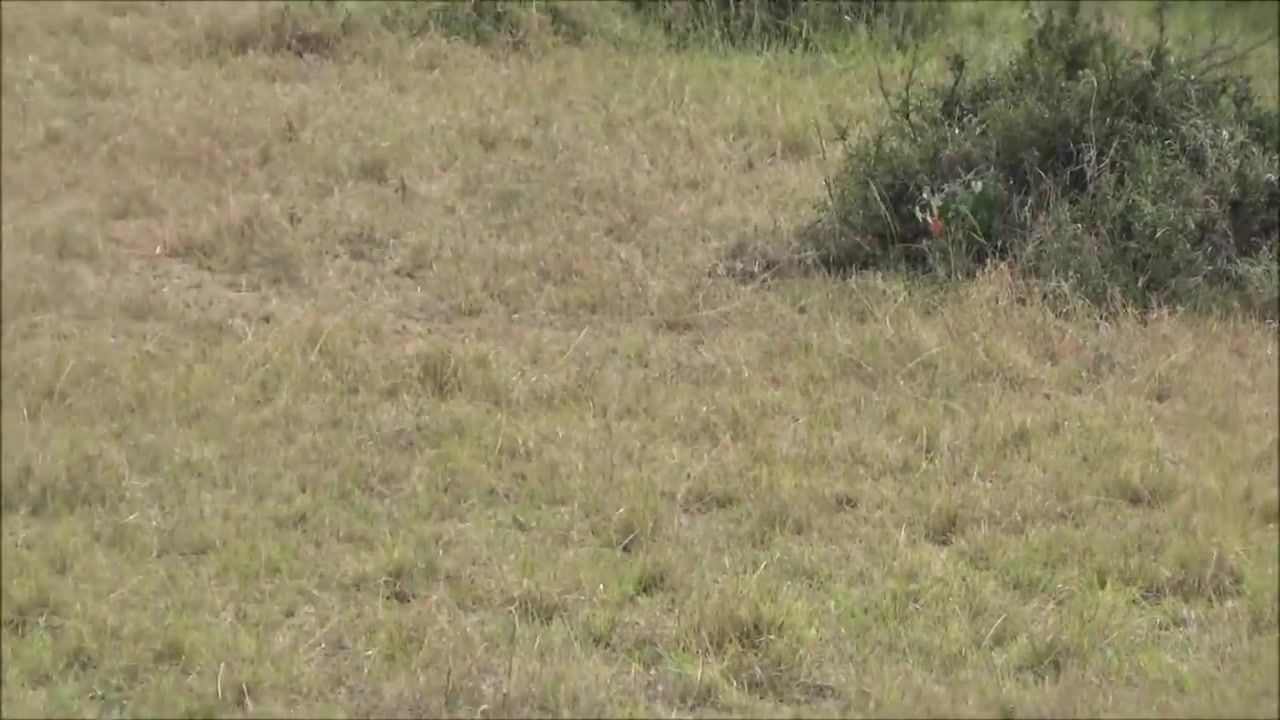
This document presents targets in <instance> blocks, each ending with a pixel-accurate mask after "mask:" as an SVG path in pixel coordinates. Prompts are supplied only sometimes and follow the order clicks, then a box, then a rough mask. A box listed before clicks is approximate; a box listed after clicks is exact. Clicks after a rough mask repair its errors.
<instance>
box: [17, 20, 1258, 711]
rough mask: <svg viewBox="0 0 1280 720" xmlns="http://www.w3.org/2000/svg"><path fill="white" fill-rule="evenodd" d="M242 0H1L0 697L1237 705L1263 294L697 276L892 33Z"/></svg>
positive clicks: (1248, 576) (745, 235)
mask: <svg viewBox="0 0 1280 720" xmlns="http://www.w3.org/2000/svg"><path fill="white" fill-rule="evenodd" d="M1010 5H1013V4H1010ZM606 10H609V11H610V12H614V11H615V10H616V18H618V22H619V23H621V22H623V20H626V19H627V18H629V17H630V16H629V15H627V13H626V12H624V11H623V10H622V9H613V8H604V6H596V7H595V8H594V9H593V10H592V12H596V13H599V14H600V15H601V16H602V17H603V16H604V15H606ZM270 12H272V8H269V7H268V8H263V7H261V6H257V5H253V4H236V5H223V6H219V5H207V4H186V3H170V4H158V3H157V4H136V5H135V4H114V3H112V4H108V3H95V4H84V5H58V4H51V3H50V4H46V3H16V2H6V3H4V4H3V6H2V10H0V13H2V15H0V19H2V26H3V61H4V64H3V76H2V83H3V84H2V88H0V89H2V91H3V111H2V117H0V119H2V120H3V126H2V127H3V132H2V137H3V163H2V171H3V172H2V180H3V195H2V206H0V211H2V214H3V228H2V230H3V286H2V287H3V358H2V359H3V378H2V379H3V417H2V420H3V426H2V427H3V448H4V452H3V460H2V463H3V464H2V469H3V533H2V534H3V546H2V550H3V565H2V568H3V570H2V572H3V627H2V628H0V638H2V640H3V649H2V651H0V661H2V665H3V714H4V715H5V716H6V717H16V716H22V715H39V716H58V715H94V714H106V715H173V714H184V715H196V716H215V715H216V716H242V715H258V716H281V715H289V716H315V715H326V716H329V715H341V716H363V717H368V716H389V715H397V716H406V715H426V716H440V715H450V716H453V715H459V716H461V715H466V716H510V715H575V716H597V715H612V716H620V715H632V716H634V715H694V714H696V715H739V716H740V715H766V716H776V715H801V716H849V715H895V714H896V715H918V714H938V715H952V714H956V715H990V714H995V713H1003V714H1012V715H1019V716H1025V715H1056V716H1062V715H1066V714H1076V715H1111V716H1116V715H1121V716H1123V715H1129V716H1132V715H1152V714H1162V715H1164V714H1176V715H1188V716H1204V715H1215V716H1216V715H1230V716H1264V717H1274V716H1275V714H1276V712H1277V709H1278V708H1277V705H1278V703H1280V690H1278V687H1277V675H1278V674H1280V659H1278V653H1277V629H1278V626H1280V625H1278V616H1280V609H1278V606H1277V581H1278V574H1277V568H1278V565H1280V535H1278V529H1277V528H1278V522H1280V489H1278V485H1277V473H1278V472H1280V460H1278V454H1277V453H1278V451H1280V436H1278V433H1277V422H1278V420H1280V418H1278V417H1277V411H1278V410H1280V407H1278V406H1280V400H1278V392H1280V386H1278V385H1280V383H1278V377H1280V373H1278V367H1277V364H1278V358H1277V350H1278V348H1277V334H1276V329H1275V326H1274V325H1268V324H1266V323H1265V322H1263V321H1260V320H1255V319H1249V318H1245V317H1230V316H1222V315H1218V316H1208V315H1197V314H1192V313H1189V312H1179V311H1168V312H1160V313H1156V314H1154V315H1141V316H1140V315H1137V314H1133V313H1120V314H1111V315H1100V314H1098V313H1093V312H1088V311H1086V310H1083V309H1082V310H1080V311H1078V312H1060V311H1054V310H1051V309H1050V308H1047V307H1045V306H1043V305H1042V304H1040V303H1039V302H1037V301H1035V300H1034V294H1033V293H1030V292H1027V291H1026V288H1025V286H1024V282H1023V281H1022V280H1020V279H1019V278H1018V277H1017V275H1016V273H1014V272H1012V271H1011V270H1010V269H1008V268H996V269H993V270H991V271H990V272H988V273H986V274H984V275H983V276H982V277H980V278H978V279H976V280H973V281H970V282H962V283H934V282H930V281H926V280H923V279H920V278H907V277H899V276H895V275H892V274H890V275H880V274H875V273H862V274H858V275H855V276H852V277H848V278H835V277H826V276H817V275H810V276H806V275H798V276H786V277H775V278H758V277H757V278H754V279H749V280H744V279H742V278H741V277H739V276H738V275H737V274H735V273H733V272H731V271H730V269H731V268H730V265H731V263H729V262H728V261H727V258H730V257H732V256H733V254H732V253H731V252H730V250H731V249H732V248H734V247H737V246H743V245H747V246H755V245H762V244H766V245H767V244H770V243H779V242H782V241H780V240H779V238H782V239H785V238H787V237H790V236H792V235H793V234H794V232H795V230H796V229H797V228H799V227H801V226H803V225H804V224H805V223H807V222H809V221H810V220H811V219H812V217H813V212H814V204H815V202H816V201H817V200H818V198H820V196H821V193H822V192H823V185H822V178H823V177H824V176H825V175H826V174H827V173H829V172H831V171H832V170H833V169H834V168H835V167H836V164H837V163H838V162H839V143H838V141H837V140H836V135H837V133H838V132H840V131H841V130H843V131H844V132H849V133H852V134H854V135H857V134H858V133H861V132H865V128H866V127H868V126H869V125H870V124H871V123H874V122H877V121H880V120H881V119H882V118H883V117H885V113H884V111H883V102H882V100H881V99H880V96H879V90H878V88H877V82H876V76H875V72H874V69H873V65H872V64H870V63H869V62H868V58H870V57H872V56H873V55H874V54H875V53H882V56H881V57H882V59H883V61H884V63H885V64H886V69H887V70H888V71H889V73H890V76H891V77H892V76H894V75H895V73H897V74H899V75H900V72H899V71H900V70H901V69H902V68H903V67H904V61H903V56H902V55H901V54H900V53H890V51H888V50H882V49H877V48H880V46H879V45H875V44H868V48H870V49H868V50H867V51H866V52H865V54H862V55H859V54H856V53H854V54H848V55H842V56H835V55H833V56H821V55H785V54H783V55H760V54H750V53H746V52H734V53H721V52H714V51H711V50H705V51H704V50H697V49H690V50H663V49H658V48H657V47H656V46H645V47H644V49H643V50H634V51H628V50H626V49H619V48H618V47H617V46H616V44H610V43H605V42H603V41H601V42H596V41H584V42H582V43H546V44H534V45H533V46H531V47H523V48H517V49H503V48H495V47H491V46H485V45H476V44H471V43H467V42H462V41H447V40H445V39H443V38H442V37H440V36H438V35H435V34H431V33H427V34H422V35H418V36H416V37H414V36H411V35H409V34H400V35H393V34H391V33H388V32H384V31H380V30H378V29H377V28H374V27H372V26H366V25H360V24H359V23H358V22H357V24H356V27H357V30H356V31H354V34H353V35H351V36H350V37H347V38H345V39H344V40H343V42H342V43H341V45H340V46H337V47H333V48H330V47H328V46H326V45H325V44H324V42H323V38H324V36H323V35H317V37H319V38H320V40H319V41H317V42H316V43H314V44H313V47H312V48H311V49H312V50H314V51H313V52H303V53H301V54H297V53H294V52H290V51H288V49H284V50H281V49H280V48H273V46H271V44H270V42H268V41H270V40H271V39H272V37H274V36H272V35H271V32H273V31H272V30H271V27H270V26H269V25H268V24H267V22H266V21H264V20H263V19H262V18H268V17H274V16H272V15H270ZM969 12H970V13H978V14H982V13H989V14H990V15H989V16H990V21H989V22H985V24H986V25H987V27H986V29H985V30H984V32H986V33H989V34H990V37H997V38H1004V40H1001V41H1000V42H985V41H984V42H977V41H976V40H974V41H973V42H971V45H972V47H973V49H974V51H975V52H976V53H977V54H978V55H979V56H982V57H986V56H988V55H989V56H990V57H991V58H993V59H994V58H996V57H998V56H999V53H1000V48H1001V47H1002V43H1003V44H1009V43H1012V42H1013V40H1008V38H1009V37H1011V36H1012V33H1013V32H1014V31H1013V30H1010V29H1009V28H1007V27H1005V26H1004V25H1003V24H1002V23H1012V22H1013V20H1012V19H1010V18H1012V17H1014V16H1015V15H1014V14H1011V13H1009V12H996V11H994V10H990V9H988V10H983V9H982V8H981V7H977V8H976V9H975V8H970V10H969ZM618 32H622V30H619V31H618ZM637 32H639V31H637ZM379 33H381V34H379ZM973 37H974V38H980V37H982V36H978V35H974V36H973ZM650 40H651V39H649V38H647V37H640V38H639V39H637V42H642V41H643V42H646V43H647V42H650ZM1260 52H1261V53H1262V55H1261V56H1260V57H1261V58H1262V59H1261V60H1259V61H1258V62H1259V63H1260V64H1259V67H1260V68H1261V69H1262V71H1261V72H1260V75H1262V76H1264V77H1265V76H1266V73H1267V72H1268V71H1272V72H1273V69H1274V67H1275V65H1274V55H1275V50H1274V48H1266V47H1264V48H1263V49H1262V50H1261V51H1260ZM1268 53H1270V54H1268ZM1269 63H1270V64H1269ZM1272 77H1274V75H1272ZM1269 87H1270V88H1271V89H1270V92H1271V93H1272V95H1271V96H1272V97H1274V85H1272V86H1269Z"/></svg>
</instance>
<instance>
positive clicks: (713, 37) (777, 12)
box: [631, 0, 946, 50]
mask: <svg viewBox="0 0 1280 720" xmlns="http://www.w3.org/2000/svg"><path fill="white" fill-rule="evenodd" d="M631 4H632V6H633V7H634V8H635V9H636V10H637V11H638V12H639V13H641V14H642V15H643V16H644V17H646V18H647V19H648V20H650V21H652V22H654V23H656V24H657V25H658V26H660V27H661V28H662V30H663V31H664V32H665V33H666V35H667V36H668V37H669V38H670V39H671V40H672V41H673V42H674V43H675V44H676V45H677V46H681V47H688V46H708V45H709V46H712V47H720V48H749V49H779V48H781V49H804V50H817V49H821V48H824V47H828V46H830V45H832V44H836V43H839V42H842V41H844V42H847V41H849V40H850V39H851V38H855V37H860V36H861V34H862V33H864V32H865V31H866V30H868V29H873V30H879V31H883V32H885V33H887V34H888V35H889V36H890V37H891V38H892V39H893V41H894V42H895V43H897V44H898V46H899V47H906V46H908V45H910V44H912V43H914V42H916V41H917V40H919V39H921V38H922V37H924V36H925V35H927V34H929V33H930V32H932V31H933V30H935V29H936V28H937V27H938V26H939V25H940V24H941V23H940V18H941V17H942V15H943V14H944V12H945V10H946V6H945V5H943V4H937V3H924V2H890V1H889V0H837V1H834V2H816V1H814V0H679V1H673V0H658V1H655V0H632V3H631Z"/></svg>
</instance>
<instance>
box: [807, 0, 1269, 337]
mask: <svg viewBox="0 0 1280 720" xmlns="http://www.w3.org/2000/svg"><path fill="white" fill-rule="evenodd" d="M950 64H951V78H950V79H949V81H947V82H945V83H942V84H941V85H939V86H937V87H933V88H928V89H926V90H925V91H923V92H922V91H920V90H915V91H914V92H904V93H902V94H901V97H900V98H896V99H894V98H890V97H889V95H888V93H886V99H887V100H889V101H890V105H891V109H892V115H893V122H891V123H890V124H887V125H886V126H885V127H883V128H882V129H880V130H879V131H877V132H876V133H874V134H873V135H872V136H871V137H870V138H869V139H868V140H866V141H864V142H861V143H858V144H855V145H851V146H849V147H847V148H846V157H845V160H844V162H843V165H842V168H841V170H840V171H839V173H838V174H837V175H836V177H834V178H831V179H829V183H828V190H829V193H828V197H827V198H826V199H825V200H824V202H823V208H822V215H821V217H820V219H819V220H818V222H817V223H815V224H814V225H812V226H811V227H810V228H808V230H807V231H806V233H805V234H804V238H803V240H804V242H805V243H806V245H807V246H808V249H810V250H811V251H813V252H814V253H815V255H816V256H817V257H818V258H819V261H820V262H821V263H822V264H823V265H825V266H826V267H827V268H828V269H832V270H837V271H843V270H848V269H852V268H864V267H896V268H910V269H917V270H923V271H928V272H936V273H943V274H946V275H952V276H955V275H964V274H968V273H970V272H972V271H974V270H976V269H978V268H980V267H982V266H984V265H986V264H988V263H991V262H1010V263H1012V264H1013V265H1014V266H1015V267H1017V268H1021V269H1022V270H1024V271H1025V272H1027V273H1028V274H1030V275H1032V276H1034V277H1037V278H1040V279H1044V280H1048V281H1050V285H1051V286H1054V287H1059V288H1067V289H1069V290H1070V291H1071V292H1073V293H1078V294H1081V295H1083V296H1084V297H1086V298H1088V299H1090V300H1093V301H1096V302H1100V303H1102V304H1107V305H1109V304H1112V303H1115V302H1120V303H1123V304H1128V305H1133V306H1137V307H1145V306H1151V305H1164V304H1177V305H1202V304H1204V303H1216V302H1218V301H1220V300H1221V299H1222V298H1223V296H1224V295H1226V296H1230V297H1232V298H1233V299H1236V300H1239V299H1244V300H1247V301H1248V302H1249V303H1250V304H1252V305H1255V306H1258V307H1261V308H1263V309H1264V310H1265V311H1267V312H1269V313H1275V312H1276V308H1275V303H1276V284H1275V282H1276V280H1275V279H1276V273H1275V271H1274V267H1273V266H1274V263H1275V259H1276V251H1277V235H1278V232H1280V229H1278V227H1277V225H1278V222H1277V208H1280V182H1278V181H1277V175H1278V174H1280V157H1278V154H1280V149H1278V148H1280V113H1277V110H1276V108H1274V107H1263V106H1262V105H1260V104H1259V103H1258V102H1257V101H1256V100H1255V98H1254V96H1253V93H1252V91H1251V88H1250V86H1249V84H1248V81H1247V80H1246V79H1245V78H1243V77H1235V76H1231V75H1224V74H1221V73H1220V72H1212V71H1211V70H1212V69H1211V68H1210V69H1206V68H1202V67H1198V63H1196V62H1194V61H1190V60H1184V59H1181V58H1178V57H1175V56H1174V55H1173V54H1172V52H1171V51H1170V50H1169V48H1168V47H1167V43H1166V42H1165V41H1164V38H1163V33H1162V37H1161V39H1160V40H1158V41H1157V42H1156V43H1155V44H1154V45H1153V46H1152V47H1151V48H1149V49H1146V50H1142V51H1139V50H1134V49H1131V48H1129V47H1127V46H1125V45H1124V44H1122V43H1121V42H1120V41H1119V40H1117V39H1116V38H1115V37H1113V36H1112V35H1110V34H1109V33H1107V32H1106V31H1105V30H1103V29H1102V28H1101V27H1100V26H1099V25H1098V24H1096V23H1095V22H1093V21H1091V20H1087V19H1085V18H1083V17H1081V16H1080V15H1079V13H1077V12H1068V13H1059V12H1049V13H1048V14H1047V15H1045V16H1044V17H1043V18H1041V19H1040V20H1038V21H1037V23H1036V26H1035V31H1034V33H1033V34H1032V36H1031V38H1030V39H1029V40H1028V41H1027V43H1026V44H1025V46H1024V47H1023V48H1022V50H1021V52H1020V53H1019V54H1018V55H1016V56H1015V57H1014V58H1013V59H1012V61H1011V62H1010V63H1009V64H1008V65H1007V66H1005V67H1003V68H1002V69H1000V70H998V71H996V72H994V73H992V74H990V75H987V76H986V77H982V78H979V79H977V80H974V81H970V80H969V79H968V78H967V77H966V76H965V64H964V60H963V58H962V57H954V58H952V59H951V63H950ZM1218 70H1221V68H1218ZM1242 296H1247V297H1242Z"/></svg>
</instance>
